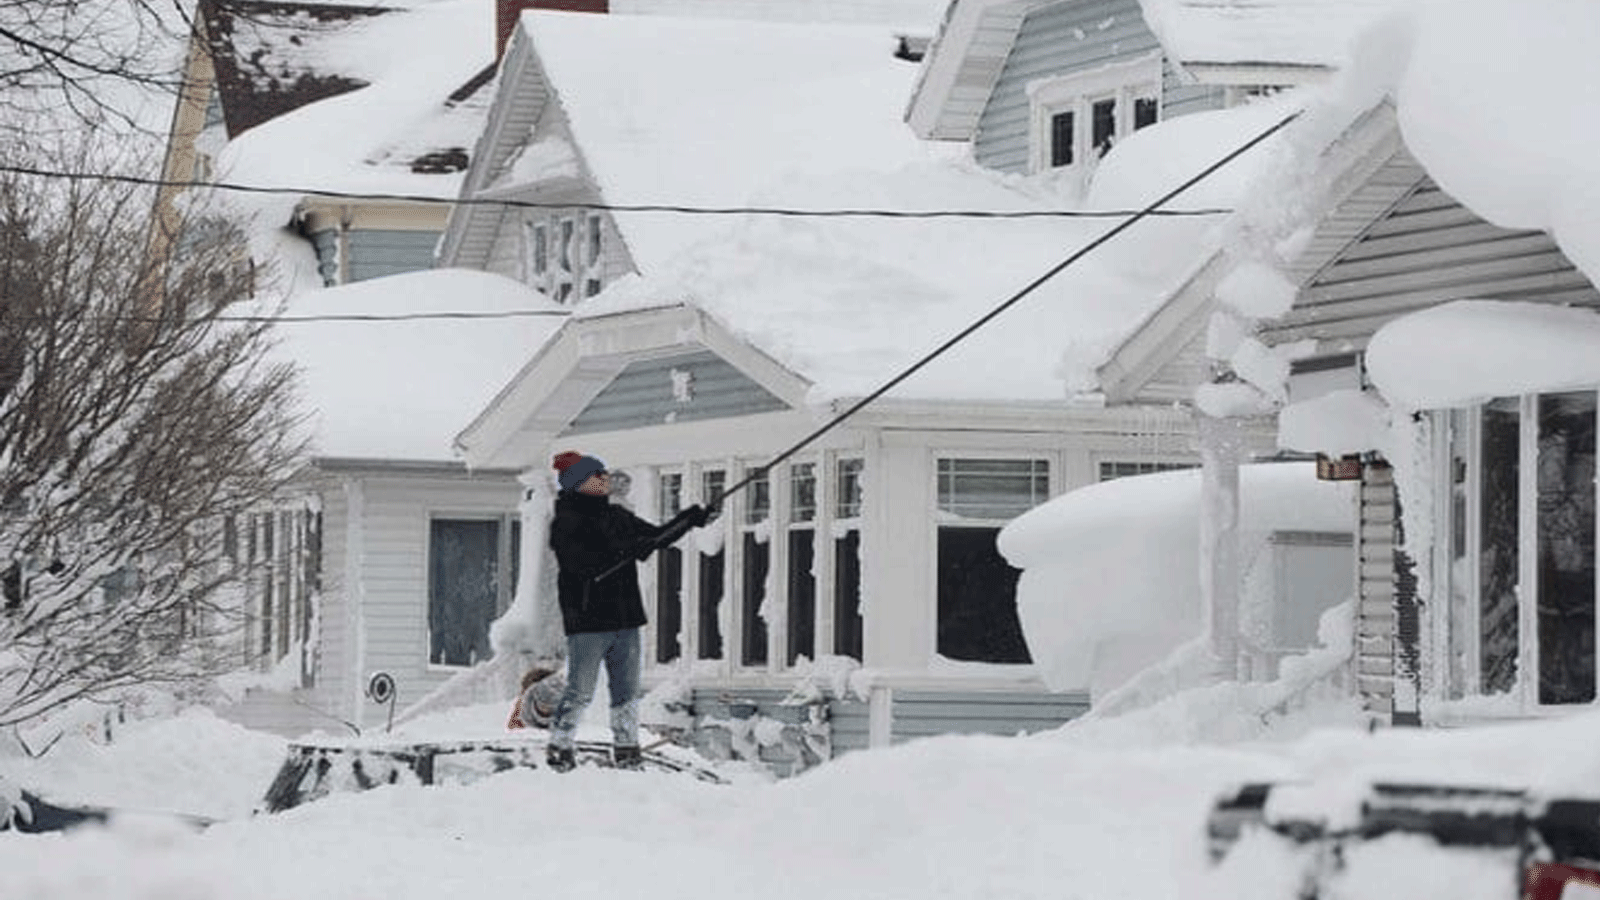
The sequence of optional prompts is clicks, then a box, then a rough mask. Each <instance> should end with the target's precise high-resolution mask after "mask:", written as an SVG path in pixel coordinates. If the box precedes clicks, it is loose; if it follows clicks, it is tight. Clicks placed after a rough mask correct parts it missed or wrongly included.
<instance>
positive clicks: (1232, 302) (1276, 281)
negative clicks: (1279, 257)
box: [1216, 262, 1298, 319]
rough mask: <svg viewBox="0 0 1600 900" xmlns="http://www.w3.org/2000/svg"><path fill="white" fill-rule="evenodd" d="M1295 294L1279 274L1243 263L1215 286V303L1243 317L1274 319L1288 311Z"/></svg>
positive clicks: (1296, 289)
mask: <svg viewBox="0 0 1600 900" xmlns="http://www.w3.org/2000/svg"><path fill="white" fill-rule="evenodd" d="M1297 291H1298V288H1296V287H1295V284H1294V282H1292V281H1290V280H1289V279H1288V278H1285V277H1284V275H1283V273H1282V272H1279V271H1278V270H1277V269H1275V268H1273V267H1272V266H1269V265H1266V264H1264V263H1259V262H1247V263H1245V264H1243V265H1241V266H1239V267H1238V268H1236V269H1234V270H1233V271H1232V272H1229V273H1228V275H1227V277H1225V278H1223V279H1222V282H1221V283H1220V284H1218V285H1217V291H1216V293H1217V300H1218V301H1219V302H1221V303H1222V305H1224V306H1226V307H1228V308H1229V309H1233V310H1235V311H1237V312H1239V313H1242V314H1244V315H1246V316H1253V317H1255V318H1258V319H1275V318H1277V317H1278V316H1281V315H1283V314H1284V313H1286V312H1288V311H1289V307H1290V306H1292V305H1293V304H1294V295H1295V293H1296V292H1297Z"/></svg>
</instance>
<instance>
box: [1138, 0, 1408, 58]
mask: <svg viewBox="0 0 1600 900" xmlns="http://www.w3.org/2000/svg"><path fill="white" fill-rule="evenodd" d="M1408 2H1411V0H1228V2H1220V3H1219V2H1217V0H1139V3H1140V5H1141V6H1142V7H1143V8H1144V18H1145V22H1146V23H1148V24H1149V25H1150V30H1151V31H1154V32H1155V33H1156V37H1158V38H1159V39H1160V40H1161V43H1162V46H1164V47H1165V48H1166V50H1167V52H1168V53H1170V54H1172V56H1173V57H1174V58H1176V59H1177V60H1178V61H1180V62H1184V63H1213V64H1223V65H1226V64H1239V65H1249V64H1252V63H1256V64H1272V63H1283V64H1287V65H1321V66H1329V67H1334V68H1337V67H1339V66H1342V65H1344V64H1345V63H1347V62H1348V61H1349V45H1350V41H1351V40H1352V39H1353V38H1354V37H1355V36H1356V35H1357V34H1359V33H1360V32H1361V30H1362V29H1364V28H1365V27H1366V26H1368V25H1370V24H1371V23H1372V22H1373V21H1374V20H1375V19H1377V18H1379V17H1380V16H1382V15H1383V14H1384V13H1386V12H1388V11H1389V10H1391V9H1393V8H1395V7H1397V6H1399V5H1402V4H1404V3H1408Z"/></svg>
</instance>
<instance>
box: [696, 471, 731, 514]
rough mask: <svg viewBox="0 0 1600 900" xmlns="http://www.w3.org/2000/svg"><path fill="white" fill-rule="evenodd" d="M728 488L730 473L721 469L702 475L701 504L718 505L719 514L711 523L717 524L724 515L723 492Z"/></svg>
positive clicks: (702, 473)
mask: <svg viewBox="0 0 1600 900" xmlns="http://www.w3.org/2000/svg"><path fill="white" fill-rule="evenodd" d="M727 486H728V473H727V472H724V471H722V470H720V469H718V470H715V471H707V472H701V473H700V502H701V503H702V504H713V503H715V504H717V512H716V513H715V514H714V515H712V517H711V519H710V521H713V522H715V521H716V520H717V518H718V516H720V515H721V514H722V512H721V510H722V502H721V501H722V492H723V490H725V489H726V488H727Z"/></svg>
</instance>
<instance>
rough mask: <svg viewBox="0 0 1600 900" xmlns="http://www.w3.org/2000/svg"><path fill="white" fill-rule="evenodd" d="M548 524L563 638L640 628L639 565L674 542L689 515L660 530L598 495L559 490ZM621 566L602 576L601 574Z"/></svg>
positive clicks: (681, 532) (661, 527)
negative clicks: (637, 562) (563, 629)
mask: <svg viewBox="0 0 1600 900" xmlns="http://www.w3.org/2000/svg"><path fill="white" fill-rule="evenodd" d="M555 507H556V511H555V517H554V518H553V519H551V521H550V549H551V550H554V551H555V554H556V565H557V575H556V590H557V596H558V597H559V599H560V601H561V620H562V625H563V626H564V627H565V629H566V633H567V634H584V633H586V632H593V631H621V630H623V629H625V628H638V627H640V626H642V625H644V623H645V614H644V601H643V600H641V599H640V596H639V571H638V567H637V566H635V565H634V560H643V559H645V558H646V557H648V556H649V555H650V554H651V553H652V552H653V551H655V550H656V549H657V548H658V547H662V546H665V545H666V544H669V543H671V542H672V541H675V540H677V539H678V538H679V537H681V536H682V535H683V533H684V532H686V531H688V530H689V527H690V522H689V518H690V510H685V511H684V512H682V513H679V514H678V516H677V517H676V518H674V519H673V520H672V521H671V522H668V523H667V524H665V525H651V524H650V523H649V522H646V521H645V520H643V519H641V518H639V517H638V516H636V515H634V514H633V513H631V512H629V511H627V510H626V509H624V508H622V507H620V506H615V505H613V504H612V503H611V501H610V499H609V498H607V497H604V496H593V495H590V494H580V493H577V492H576V491H562V492H561V493H560V494H558V495H557V496H556V504H555ZM624 560H626V562H625V563H624V564H623V565H622V566H621V567H620V568H617V569H615V570H614V571H612V572H611V574H609V575H606V576H605V577H604V578H599V579H598V580H596V578H597V577H598V576H599V575H600V574H601V573H603V572H606V571H607V570H609V569H611V568H612V567H613V566H616V565H617V564H618V563H622V562H623V561H624Z"/></svg>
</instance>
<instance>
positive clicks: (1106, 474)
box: [1100, 460, 1195, 481]
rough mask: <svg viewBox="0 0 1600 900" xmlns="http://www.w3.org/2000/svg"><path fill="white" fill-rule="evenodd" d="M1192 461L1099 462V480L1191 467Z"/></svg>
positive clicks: (1193, 466)
mask: <svg viewBox="0 0 1600 900" xmlns="http://www.w3.org/2000/svg"><path fill="white" fill-rule="evenodd" d="M1193 468H1195V464H1194V463H1189V462H1164V461H1152V460H1140V461H1137V462H1130V461H1122V460H1114V461H1110V462H1102V463H1100V480H1101V481H1111V480H1112V479H1114V478H1127V477H1128V476H1130V475H1150V474H1152V473H1155V472H1173V471H1177V470H1179V469H1193Z"/></svg>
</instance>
